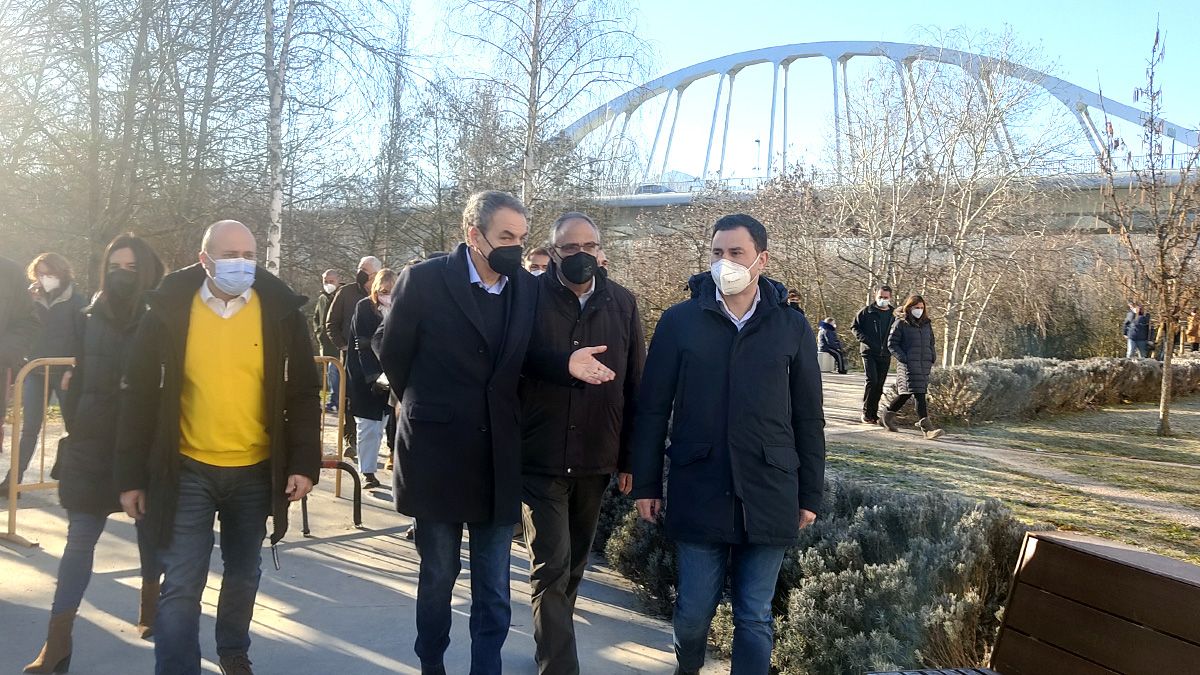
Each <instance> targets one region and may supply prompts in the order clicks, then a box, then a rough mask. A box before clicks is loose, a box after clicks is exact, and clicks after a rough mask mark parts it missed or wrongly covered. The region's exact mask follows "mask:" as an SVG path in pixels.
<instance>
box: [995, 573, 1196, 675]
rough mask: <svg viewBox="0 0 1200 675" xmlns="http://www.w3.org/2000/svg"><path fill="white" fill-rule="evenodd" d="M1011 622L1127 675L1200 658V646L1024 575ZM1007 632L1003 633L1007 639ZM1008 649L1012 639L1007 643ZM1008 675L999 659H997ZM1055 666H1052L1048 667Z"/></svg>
mask: <svg viewBox="0 0 1200 675" xmlns="http://www.w3.org/2000/svg"><path fill="white" fill-rule="evenodd" d="M1004 623H1005V625H1006V626H1007V627H1008V628H1009V629H1011V630H1016V631H1018V632H1020V633H1024V634H1025V635H1032V636H1036V638H1037V640H1038V641H1040V642H1043V643H1047V644H1050V645H1053V646H1055V647H1058V648H1060V649H1062V650H1064V651H1067V652H1070V653H1072V654H1075V655H1077V656H1080V657H1082V658H1085V659H1088V660H1090V661H1094V662H1095V663H1098V664H1100V665H1103V666H1105V667H1107V668H1111V669H1112V670H1115V671H1118V672H1121V673H1125V674H1126V675H1141V674H1142V673H1145V674H1146V675H1157V674H1160V673H1164V672H1180V673H1183V672H1188V670H1189V669H1190V668H1193V667H1195V665H1196V664H1197V663H1200V647H1198V646H1196V645H1193V644H1191V643H1189V642H1185V641H1183V640H1180V639H1178V638H1175V637H1172V636H1170V635H1166V634H1163V633H1158V632H1155V631H1154V630H1151V629H1149V628H1146V627H1145V626H1141V625H1138V624H1136V623H1131V622H1129V621H1126V620H1125V619H1122V618H1120V617H1117V616H1114V615H1112V614H1108V613H1105V612H1102V611H1100V610H1097V609H1094V608H1092V607H1088V606H1086V605H1082V604H1079V603H1077V602H1074V601H1072V600H1068V599H1066V598H1062V597H1059V596H1057V595H1053V594H1051V593H1047V592H1045V591H1043V590H1041V589H1039V588H1036V587H1033V586H1030V585H1028V584H1025V583H1024V582H1023V580H1022V581H1019V582H1018V583H1017V585H1016V587H1015V588H1014V590H1013V594H1012V598H1011V600H1010V602H1009V607H1008V610H1007V611H1006V612H1005V616H1004ZM1006 640H1007V636H1005V637H1002V638H1001V643H1005V642H1006ZM1002 646H1003V647H1004V649H1005V651H1006V652H1008V651H1009V650H1010V649H1011V645H1009V644H1003V645H1002ZM992 665H993V667H996V668H998V669H999V670H1000V672H1002V673H1005V675H1012V674H1010V673H1008V672H1007V671H1006V669H1005V668H1004V666H1003V665H1002V664H1001V663H999V662H998V661H993V664H992ZM1044 672H1052V671H1044Z"/></svg>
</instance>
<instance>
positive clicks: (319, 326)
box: [312, 269, 342, 413]
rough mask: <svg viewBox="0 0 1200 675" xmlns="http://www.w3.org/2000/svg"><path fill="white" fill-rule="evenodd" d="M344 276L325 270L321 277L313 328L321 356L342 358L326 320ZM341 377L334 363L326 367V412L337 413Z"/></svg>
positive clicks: (334, 271) (314, 310) (313, 316)
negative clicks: (330, 336) (326, 326)
mask: <svg viewBox="0 0 1200 675" xmlns="http://www.w3.org/2000/svg"><path fill="white" fill-rule="evenodd" d="M341 281H342V275H341V274H340V273H339V272H338V271H337V270H333V269H329V270H325V274H322V275H321V294H320V295H318V296H317V304H316V307H314V308H313V315H312V328H313V337H314V338H315V339H316V344H317V353H318V354H319V355H321V356H333V357H338V358H340V357H341V355H342V353H341V350H339V349H338V348H337V345H335V344H333V340H330V339H329V331H327V330H326V329H325V318H326V317H327V316H329V305H331V304H332V303H333V295H334V293H336V292H337V289H338V286H339V285H340V284H341ZM339 379H340V375H339V373H338V369H337V367H336V366H334V365H333V364H332V363H331V364H329V365H328V366H326V373H325V380H326V384H327V385H328V389H329V401H328V402H326V404H325V412H331V413H335V412H337V401H338V391H339V389H338V386H339V384H340V382H339Z"/></svg>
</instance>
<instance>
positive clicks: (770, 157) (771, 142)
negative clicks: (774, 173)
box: [767, 62, 779, 179]
mask: <svg viewBox="0 0 1200 675" xmlns="http://www.w3.org/2000/svg"><path fill="white" fill-rule="evenodd" d="M778 100H779V63H778V62H777V63H775V74H774V76H772V79H771V126H770V130H769V131H768V132H767V179H770V178H771V169H772V168H774V165H775V104H776V103H777V102H778Z"/></svg>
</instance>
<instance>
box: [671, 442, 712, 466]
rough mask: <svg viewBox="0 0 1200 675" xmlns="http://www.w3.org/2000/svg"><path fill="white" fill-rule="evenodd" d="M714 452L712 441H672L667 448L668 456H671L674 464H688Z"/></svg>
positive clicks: (705, 457)
mask: <svg viewBox="0 0 1200 675" xmlns="http://www.w3.org/2000/svg"><path fill="white" fill-rule="evenodd" d="M710 454H712V444H711V443H672V444H671V447H669V448H667V456H668V457H670V458H671V465H672V466H687V465H688V464H694V463H696V462H699V461H700V460H702V459H707V458H708V456H709V455H710Z"/></svg>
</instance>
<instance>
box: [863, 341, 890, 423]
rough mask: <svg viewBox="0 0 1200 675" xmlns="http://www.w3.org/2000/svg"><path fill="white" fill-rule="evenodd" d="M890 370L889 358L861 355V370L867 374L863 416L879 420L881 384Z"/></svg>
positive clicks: (881, 394) (881, 395)
mask: <svg viewBox="0 0 1200 675" xmlns="http://www.w3.org/2000/svg"><path fill="white" fill-rule="evenodd" d="M891 368H892V357H891V356H875V355H872V354H864V355H863V370H865V371H866V372H867V385H866V387H865V388H864V389H863V415H865V416H867V417H869V418H871V419H878V418H879V399H880V398H882V397H883V384H884V382H885V381H886V380H887V376H888V371H889V370H891Z"/></svg>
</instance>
